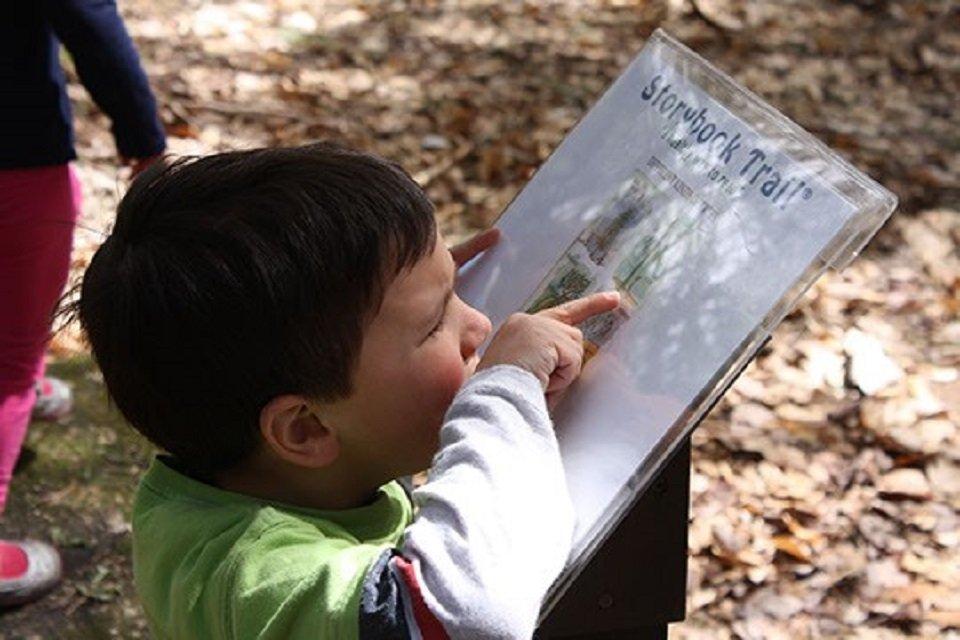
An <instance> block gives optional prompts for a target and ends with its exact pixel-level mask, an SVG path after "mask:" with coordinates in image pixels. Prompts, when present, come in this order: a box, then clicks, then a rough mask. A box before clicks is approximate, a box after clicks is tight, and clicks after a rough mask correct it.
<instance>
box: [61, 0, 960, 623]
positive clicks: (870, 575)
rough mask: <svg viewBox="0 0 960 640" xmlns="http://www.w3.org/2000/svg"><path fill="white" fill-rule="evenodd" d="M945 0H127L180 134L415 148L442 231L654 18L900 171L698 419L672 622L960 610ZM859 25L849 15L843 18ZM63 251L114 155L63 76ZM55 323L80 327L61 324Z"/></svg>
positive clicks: (873, 169) (505, 194)
mask: <svg viewBox="0 0 960 640" xmlns="http://www.w3.org/2000/svg"><path fill="white" fill-rule="evenodd" d="M952 4H953V3H951V2H949V1H930V2H923V1H920V0H913V1H906V2H885V1H881V0H877V1H871V0H858V1H855V2H854V1H850V2H826V1H817V2H799V1H796V0H794V1H790V2H762V1H747V0H710V1H709V2H708V1H707V0H668V1H664V2H652V1H651V2H628V1H626V0H620V1H610V2H601V1H599V0H596V1H590V2H583V3H559V2H549V3H548V2H522V3H520V2H518V3H494V2H464V3H459V4H457V5H455V6H454V5H448V4H443V3H439V2H431V1H427V0H425V1H422V2H412V3H409V4H404V3H388V2H372V1H371V2H360V1H358V2H335V3H326V2H319V1H308V0H271V1H269V2H256V3H255V2H222V3H216V4H213V3H205V2H200V1H199V0H190V1H188V2H146V1H145V0H127V1H126V2H122V3H121V6H122V9H123V11H124V14H125V16H126V18H127V23H128V26H129V28H130V31H131V33H132V34H133V35H134V37H135V39H136V40H137V43H138V45H139V47H140V50H141V52H142V54H143V56H144V60H145V65H146V67H147V70H148V72H149V74H150V76H151V81H152V83H153V85H154V87H155V89H156V91H157V94H158V97H159V102H160V104H161V109H162V116H163V119H164V122H165V124H166V126H167V129H168V132H169V134H170V136H171V138H170V148H171V150H172V151H173V152H175V153H205V152H210V151H215V150H219V149H226V148H239V147H248V146H254V145H267V144H271V145H272V144H295V143H298V142H302V141H305V140H309V139H316V138H321V137H336V138H338V139H341V140H345V141H346V142H348V143H351V144H354V145H357V146H361V147H363V148H367V149H370V150H373V151H376V152H378V153H381V154H383V155H386V156H388V157H391V158H393V159H395V160H398V161H399V162H401V163H402V164H403V165H404V166H405V167H406V168H407V169H408V170H409V171H410V172H411V173H412V174H414V175H415V176H417V178H418V179H419V180H420V181H421V182H422V183H423V184H425V185H426V188H427V190H428V192H429V195H430V196H431V198H432V199H433V201H434V202H435V203H436V205H437V217H438V220H439V221H440V224H441V226H442V228H443V229H444V231H445V232H446V233H447V234H448V235H449V236H450V237H451V238H458V237H462V236H463V235H465V234H467V233H468V232H469V231H470V230H472V229H475V228H479V227H483V226H486V225H487V224H489V223H490V222H491V221H492V220H493V219H494V218H495V217H496V216H497V214H498V213H499V212H500V211H501V210H502V208H503V207H504V206H505V205H506V204H507V203H508V202H509V200H510V199H511V198H512V197H513V195H514V194H515V193H516V191H517V190H518V189H519V188H520V187H521V186H522V185H523V184H524V182H525V181H526V180H527V179H529V177H530V176H531V175H532V173H533V172H534V171H535V169H536V167H537V166H539V164H540V163H542V162H543V160H544V159H545V158H546V157H547V156H548V155H549V153H550V152H551V151H552V150H553V149H554V148H555V147H556V145H557V144H558V143H559V142H560V141H561V140H562V139H563V136H564V135H565V133H566V131H567V130H568V129H569V128H570V127H571V126H572V125H573V124H575V123H576V121H577V120H578V118H579V117H581V116H582V115H583V113H584V112H585V110H586V109H587V108H588V107H589V105H590V104H592V103H593V102H594V101H595V100H596V99H597V98H598V97H599V95H600V94H601V92H602V90H603V88H604V87H605V86H606V85H607V84H608V83H609V82H610V81H611V80H612V79H613V78H614V77H615V76H616V75H617V74H618V73H619V71H620V70H621V69H622V68H623V67H624V65H625V64H626V63H627V61H628V60H629V59H630V58H631V56H632V55H633V54H634V53H635V52H636V51H637V50H639V48H640V47H641V46H642V43H643V40H644V38H645V37H646V35H647V34H649V33H650V32H651V31H652V30H653V29H654V28H655V27H656V26H665V27H666V28H667V29H669V30H670V31H671V32H672V33H674V34H675V35H676V36H678V37H679V38H680V39H682V40H684V41H685V42H687V43H688V44H689V45H690V46H692V47H693V48H694V49H696V50H698V51H699V52H700V53H701V54H702V55H704V56H705V57H707V58H708V59H711V60H712V61H714V62H715V63H716V64H718V65H719V66H720V67H721V68H723V69H725V70H727V71H729V72H730V73H731V74H733V75H734V76H735V77H737V78H738V79H739V80H740V81H741V82H743V83H744V84H746V85H747V86H748V87H749V88H751V89H752V90H754V91H756V92H758V93H760V94H761V95H763V96H764V97H765V98H766V99H768V100H769V101H770V102H771V103H772V104H773V105H774V106H776V107H777V108H779V109H781V110H782V111H784V112H785V113H787V114H788V115H789V116H790V117H792V118H793V119H795V120H796V121H797V122H799V123H800V124H801V125H802V126H804V127H805V128H807V129H809V130H811V131H812V132H813V133H815V134H816V135H818V136H819V137H820V138H821V139H822V140H823V141H824V142H826V143H827V144H828V145H830V146H832V147H834V148H835V149H837V150H838V151H840V152H841V153H843V154H844V155H845V156H847V157H848V158H849V159H851V161H853V162H854V163H855V164H857V165H858V166H859V167H861V168H863V169H864V170H866V171H868V172H869V173H871V175H873V176H874V177H875V178H877V179H878V180H880V181H881V182H883V183H884V184H885V185H886V186H888V187H889V188H891V189H892V190H894V191H895V192H897V194H898V195H899V196H900V198H901V205H902V206H901V211H900V212H899V213H898V214H896V215H895V217H894V219H893V220H892V221H891V223H890V224H888V225H887V227H886V228H885V229H884V230H883V231H882V232H881V234H880V236H878V238H877V239H876V240H875V241H874V242H873V243H872V246H871V247H870V249H869V250H868V251H867V252H866V254H865V255H864V256H863V257H861V258H860V259H858V260H857V261H856V262H854V263H853V264H852V265H851V266H850V267H849V268H847V269H846V270H845V271H843V272H842V273H829V274H828V275H827V276H825V277H824V278H823V279H821V281H820V282H818V283H817V284H816V285H815V286H814V287H813V288H812V289H811V290H810V291H809V292H808V293H807V295H805V296H804V298H803V300H802V301H801V303H800V305H799V307H798V309H797V310H796V311H795V312H793V313H792V314H791V315H790V316H789V317H788V318H787V320H786V321H785V322H784V324H783V325H782V326H781V327H780V328H779V329H778V330H777V332H776V333H775V335H774V337H773V340H772V341H771V342H770V344H769V345H768V346H767V347H766V348H765V349H764V351H763V352H762V353H761V355H760V356H759V357H758V358H757V360H756V361H755V363H754V364H753V365H751V366H750V367H749V368H748V370H747V371H746V372H745V374H744V375H743V376H742V377H741V379H740V380H739V381H738V382H737V384H736V385H735V386H734V388H733V389H732V390H731V391H730V392H729V393H728V394H727V396H726V398H725V399H724V401H723V402H722V403H721V404H720V405H719V406H718V407H717V408H716V409H715V411H714V412H713V413H712V414H711V416H710V417H709V418H708V419H707V420H706V421H705V422H704V424H703V425H702V426H701V428H700V429H699V430H698V431H697V433H696V434H695V437H694V442H695V449H694V464H693V470H692V484H691V487H692V506H691V512H690V535H689V546H690V554H691V558H690V571H689V602H688V620H687V622H686V623H684V624H683V625H680V626H679V627H678V628H676V629H675V630H674V633H675V634H676V635H679V636H680V637H690V638H697V637H709V638H717V637H721V638H722V637H733V636H736V637H741V638H778V637H783V638H795V637H807V636H837V635H841V636H848V637H870V638H875V637H894V636H897V637H899V636H901V635H904V634H920V635H926V636H929V637H933V636H942V635H945V634H948V633H950V631H949V629H951V628H958V627H960V602H958V597H957V593H958V591H960V516H958V510H960V466H958V465H960V430H958V425H960V321H958V319H957V318H958V311H960V255H958V252H957V246H958V244H960V211H958V210H960V205H958V194H960V126H958V116H957V109H956V106H957V104H958V99H960V97H958V96H960V91H958V83H960V79H958V78H960V74H958V70H960V28H958V27H960V24H958V15H957V12H956V9H955V8H954V7H952ZM852 27H855V28H852ZM71 96H72V97H73V98H74V101H75V104H76V114H77V120H78V141H79V147H80V153H81V157H82V160H81V161H80V162H79V163H78V168H79V170H80V174H81V177H82V180H83V183H84V187H85V191H86V197H87V200H86V206H85V209H84V217H83V220H82V227H81V228H80V229H78V231H77V236H76V252H75V255H74V272H75V274H76V273H79V272H80V271H81V270H82V268H83V267H84V266H85V265H86V264H87V263H88V262H89V259H90V256H91V255H92V252H93V251H94V250H95V248H96V246H98V244H99V242H100V241H101V240H102V232H103V230H104V229H107V228H109V225H110V221H111V219H112V212H113V209H114V207H115V204H116V201H117V199H118V196H119V194H120V193H121V192H122V190H123V181H122V180H121V179H119V178H118V177H117V174H116V170H115V168H114V164H113V155H114V151H113V146H112V143H111V140H110V138H109V136H108V134H107V133H106V131H107V126H106V121H105V119H104V118H103V116H102V115H101V114H100V113H99V112H98V111H97V110H96V108H95V107H94V106H93V105H92V103H91V102H90V101H89V99H88V98H87V97H86V94H85V93H84V92H83V90H82V89H80V88H79V86H77V85H76V84H75V83H74V85H72V86H71ZM55 348H56V349H57V350H58V351H60V352H64V351H66V352H69V351H72V350H76V349H79V348H82V345H81V344H80V343H79V342H78V341H77V338H76V335H75V334H74V333H71V332H70V331H66V332H63V333H61V334H60V335H59V336H58V338H57V340H56V342H55Z"/></svg>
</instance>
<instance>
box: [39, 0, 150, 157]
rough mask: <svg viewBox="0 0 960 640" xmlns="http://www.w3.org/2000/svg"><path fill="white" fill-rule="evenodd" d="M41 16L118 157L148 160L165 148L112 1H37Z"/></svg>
mask: <svg viewBox="0 0 960 640" xmlns="http://www.w3.org/2000/svg"><path fill="white" fill-rule="evenodd" d="M42 6H43V13H44V17H45V18H46V20H47V21H48V22H49V23H50V25H51V27H52V28H53V30H54V32H55V33H56V34H57V38H59V40H60V41H61V42H62V43H63V44H64V45H65V46H66V47H67V49H68V50H69V51H70V54H71V56H72V57H73V61H74V65H75V66H76V69H77V75H79V76H80V80H81V81H82V82H83V85H84V86H85V87H86V88H87V90H88V91H89V92H90V95H91V96H92V97H93V99H94V101H96V103H97V105H99V106H100V108H101V109H103V110H104V111H105V112H106V113H107V115H108V116H110V120H111V121H112V124H113V126H112V127H111V131H112V133H113V137H114V139H115V140H116V142H117V150H118V152H119V153H120V155H121V156H122V157H124V158H128V159H133V158H141V159H142V158H148V157H151V156H155V155H157V154H159V153H161V152H162V151H163V150H164V147H165V146H166V140H165V136H164V132H163V127H162V125H161V124H160V120H159V118H158V117H157V106H156V103H155V101H154V98H153V94H152V93H151V92H150V85H149V84H148V83H147V77H146V75H145V74H144V72H143V69H142V68H141V67H140V59H139V57H138V56H137V50H136V48H134V45H133V42H132V41H131V40H130V36H129V35H127V30H126V28H125V27H124V26H123V21H122V20H121V18H120V15H119V14H118V13H117V6H116V4H115V2H114V1H113V0H95V1H91V0H42Z"/></svg>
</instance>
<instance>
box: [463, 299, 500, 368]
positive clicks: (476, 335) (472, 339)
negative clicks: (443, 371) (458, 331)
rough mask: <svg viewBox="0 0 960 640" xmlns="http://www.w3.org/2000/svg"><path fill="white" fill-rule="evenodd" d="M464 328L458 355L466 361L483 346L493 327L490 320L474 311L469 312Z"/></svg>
mask: <svg viewBox="0 0 960 640" xmlns="http://www.w3.org/2000/svg"><path fill="white" fill-rule="evenodd" d="M468 313H469V317H468V319H467V323H466V327H465V328H464V329H465V330H464V332H463V338H462V339H461V341H460V354H461V355H462V356H463V359H464V360H466V359H468V358H470V357H471V356H473V354H475V353H476V352H477V349H479V348H480V345H481V344H483V341H484V340H486V339H487V336H488V335H490V331H491V330H492V329H493V326H492V325H491V324H490V319H489V318H488V317H487V316H485V315H484V314H482V313H480V312H479V311H477V310H476V309H470V310H469V312H468Z"/></svg>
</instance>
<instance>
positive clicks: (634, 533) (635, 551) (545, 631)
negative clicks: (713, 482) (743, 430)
mask: <svg viewBox="0 0 960 640" xmlns="http://www.w3.org/2000/svg"><path fill="white" fill-rule="evenodd" d="M689 506H690V440H689V438H688V439H687V440H686V441H685V442H684V443H683V444H682V445H681V446H680V447H679V448H678V449H677V452H676V453H675V454H674V456H673V459H672V460H671V461H670V462H669V463H667V465H666V466H665V467H663V469H662V470H661V471H660V473H659V475H658V476H657V478H656V479H655V480H654V481H653V482H652V483H651V485H650V488H649V489H648V490H647V491H646V492H645V493H644V494H643V495H642V496H641V497H640V499H639V500H638V501H637V503H636V504H635V505H634V507H633V509H632V510H631V511H630V513H629V514H627V516H626V518H624V520H623V521H622V522H621V523H620V525H619V526H618V527H617V529H616V530H615V531H614V532H613V534H612V535H611V536H610V538H609V539H608V540H607V541H606V542H605V543H604V545H603V546H602V547H601V548H600V550H599V551H598V552H597V555H595V556H594V557H593V559H592V560H591V561H590V563H589V564H588V565H587V567H586V568H585V569H584V570H583V573H581V574H580V575H579V576H578V577H577V579H576V580H575V581H574V582H573V584H572V585H570V588H569V589H568V590H567V592H566V593H565V594H564V595H563V597H562V598H561V600H560V601H559V602H558V603H557V604H556V606H555V607H554V608H553V610H552V611H551V612H550V614H549V615H548V616H547V618H546V620H544V621H543V624H541V625H540V628H539V629H538V631H537V634H536V638H537V639H538V640H553V639H557V640H559V639H561V638H562V639H564V640H587V639H589V640H628V639H629V640H647V639H650V640H653V639H655V638H656V639H658V640H659V639H661V638H662V639H665V638H666V637H667V624H668V623H670V622H677V621H680V620H683V617H684V614H685V610H686V586H687V513H688V511H689Z"/></svg>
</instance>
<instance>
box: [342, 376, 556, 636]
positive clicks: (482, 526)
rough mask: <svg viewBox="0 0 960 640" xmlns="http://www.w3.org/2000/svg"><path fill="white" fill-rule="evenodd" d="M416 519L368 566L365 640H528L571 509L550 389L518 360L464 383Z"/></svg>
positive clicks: (363, 619)
mask: <svg viewBox="0 0 960 640" xmlns="http://www.w3.org/2000/svg"><path fill="white" fill-rule="evenodd" d="M413 496H414V501H415V503H416V504H417V505H418V506H419V508H420V511H419V514H418V516H417V518H416V520H415V521H414V523H413V524H412V525H411V526H410V527H408V529H407V531H406V533H405V536H404V540H403V543H402V545H401V547H400V549H399V550H392V551H388V552H385V554H384V555H383V556H381V558H380V560H379V561H378V562H376V563H374V565H373V566H372V567H371V569H370V571H369V572H368V573H367V576H366V579H365V581H364V586H363V595H362V597H361V604H360V637H361V638H385V637H422V638H425V639H429V638H445V637H450V638H475V639H476V638H529V637H531V635H532V634H533V631H534V629H535V627H536V623H537V618H538V615H539V611H540V606H541V602H542V600H543V597H544V595H545V594H546V591H547V589H548V588H549V586H550V584H551V583H552V582H553V580H554V579H555V578H556V577H557V575H558V574H559V572H560V571H561V569H562V568H563V566H564V562H565V560H566V558H567V555H568V553H569V551H570V542H571V539H572V536H573V525H574V515H573V508H572V506H571V503H570V498H569V495H568V493H567V488H566V481H565V479H564V474H563V468H562V466H561V462H560V455H559V450H558V448H557V442H556V438H555V436H554V433H553V426H552V424H551V421H550V418H549V416H548V414H547V408H546V404H545V401H544V394H543V388H542V386H541V383H540V382H539V381H538V379H537V378H536V376H534V375H533V374H531V373H528V372H527V371H524V370H523V369H520V368H518V367H514V366H509V365H502V366H497V367H493V368H490V369H486V370H484V371H482V372H480V373H478V374H477V375H475V376H474V377H473V378H471V379H470V380H469V381H468V382H467V383H466V384H465V385H464V387H463V388H462V389H461V390H460V392H459V394H458V395H457V397H456V398H455V399H454V402H453V404H452V405H451V407H450V410H449V412H448V414H447V417H446V422H445V423H444V426H443V428H442V430H441V432H440V450H439V452H438V453H437V455H436V457H435V458H434V464H433V468H432V469H431V471H430V478H429V480H428V482H427V483H426V484H424V485H423V486H422V487H420V488H419V489H418V490H417V491H415V492H414V494H413Z"/></svg>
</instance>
